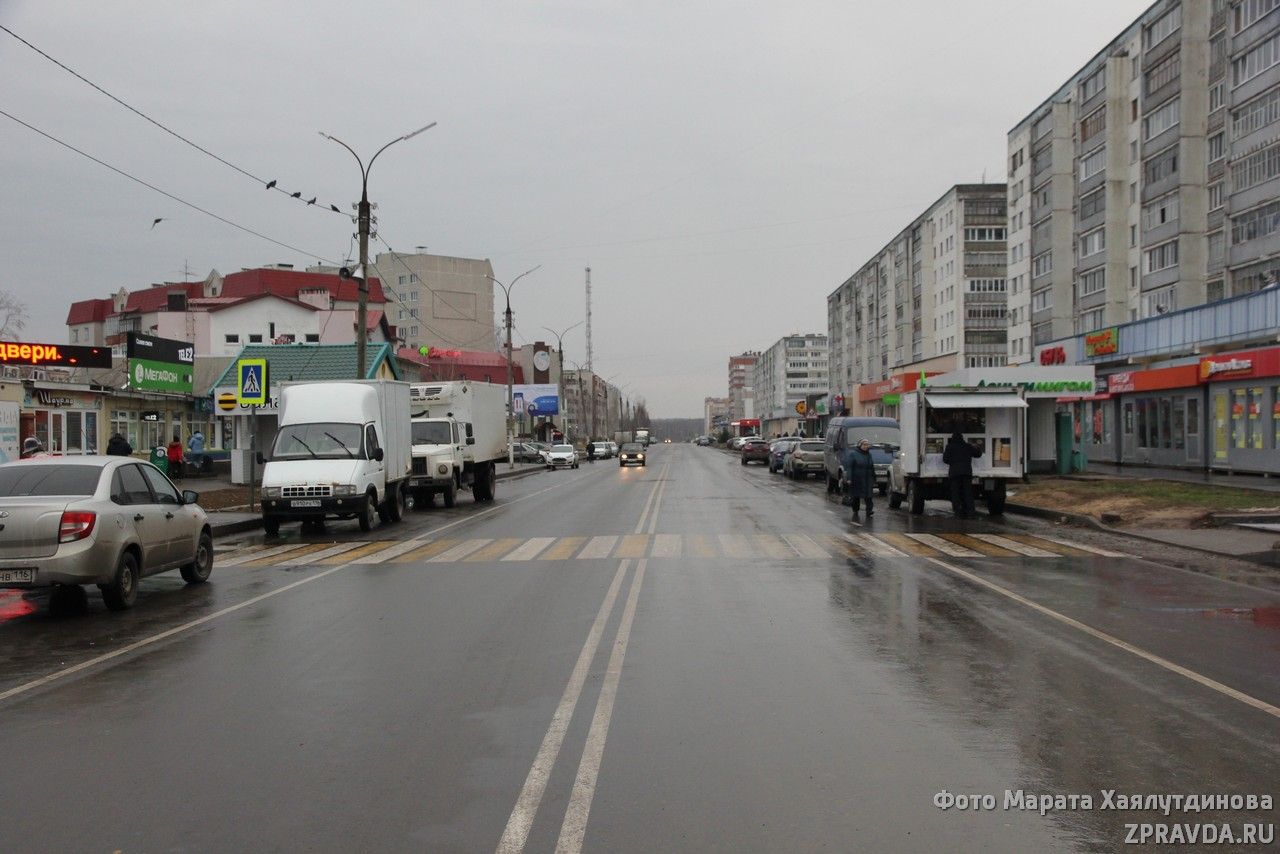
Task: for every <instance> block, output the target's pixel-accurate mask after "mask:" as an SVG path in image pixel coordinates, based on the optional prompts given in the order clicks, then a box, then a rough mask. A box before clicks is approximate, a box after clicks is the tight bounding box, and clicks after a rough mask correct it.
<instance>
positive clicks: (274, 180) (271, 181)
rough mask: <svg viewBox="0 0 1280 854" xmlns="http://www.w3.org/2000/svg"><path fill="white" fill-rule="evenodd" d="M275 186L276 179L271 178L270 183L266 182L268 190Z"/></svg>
mask: <svg viewBox="0 0 1280 854" xmlns="http://www.w3.org/2000/svg"><path fill="white" fill-rule="evenodd" d="M275 185H276V179H275V178H272V179H271V180H270V181H268V182H267V189H268V190H270V189H271V188H272V187H274V186H275Z"/></svg>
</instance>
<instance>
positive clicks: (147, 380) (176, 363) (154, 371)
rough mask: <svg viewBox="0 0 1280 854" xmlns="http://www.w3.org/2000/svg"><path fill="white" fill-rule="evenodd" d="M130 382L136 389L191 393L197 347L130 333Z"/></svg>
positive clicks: (126, 348) (127, 352) (128, 352)
mask: <svg viewBox="0 0 1280 854" xmlns="http://www.w3.org/2000/svg"><path fill="white" fill-rule="evenodd" d="M125 355H126V356H127V357H128V359H129V384H130V386H131V387H132V388H133V389H134V390H136V391H169V392H177V393H179V394H191V392H192V387H193V383H194V379H195V361H196V348H195V347H194V346H192V345H191V344H190V343H189V342H187V341H175V340H173V339H171V338H156V337H155V336H153V335H142V334H141V333H138V332H130V333H129V338H128V342H127V344H126V345H125Z"/></svg>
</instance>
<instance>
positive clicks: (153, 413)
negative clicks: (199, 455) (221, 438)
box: [103, 391, 217, 455]
mask: <svg viewBox="0 0 1280 854" xmlns="http://www.w3.org/2000/svg"><path fill="white" fill-rule="evenodd" d="M104 418H105V425H104V433H103V444H104V446H105V444H106V441H107V440H109V439H110V438H111V436H113V435H115V434H116V433H119V434H120V435H121V436H123V437H124V438H125V440H126V441H127V442H128V443H129V444H130V445H131V446H132V447H133V452H134V453H135V454H137V455H145V454H148V453H150V452H151V450H152V449H154V448H161V447H164V446H166V445H168V444H169V442H170V441H172V439H173V437H174V436H177V437H179V440H180V441H181V442H182V444H183V446H184V447H185V446H186V444H187V442H188V441H189V440H190V438H191V436H192V434H194V433H195V432H196V431H197V430H198V431H200V432H201V433H203V434H204V436H205V447H206V448H207V449H212V448H215V447H217V445H216V443H215V442H213V441H212V439H211V437H212V435H213V433H212V430H213V416H212V415H211V413H210V406H209V402H208V400H206V399H205V398H197V397H193V396H190V395H160V394H145V393H139V392H128V391H116V392H112V393H111V394H110V395H109V396H108V397H107V399H106V411H105V413H104Z"/></svg>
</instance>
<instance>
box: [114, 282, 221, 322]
mask: <svg viewBox="0 0 1280 854" xmlns="http://www.w3.org/2000/svg"><path fill="white" fill-rule="evenodd" d="M169 294H185V295H186V297H187V299H189V300H192V299H199V298H200V297H202V296H204V283H203V282H178V283H176V284H164V285H156V286H155V287H151V288H145V289H143V290H139V291H134V292H132V293H131V294H129V298H128V299H127V300H125V303H124V311H123V312H120V313H121V314H135V313H136V314H146V313H148V312H152V311H164V310H165V309H167V308H168V306H169ZM111 313H112V314H115V312H111Z"/></svg>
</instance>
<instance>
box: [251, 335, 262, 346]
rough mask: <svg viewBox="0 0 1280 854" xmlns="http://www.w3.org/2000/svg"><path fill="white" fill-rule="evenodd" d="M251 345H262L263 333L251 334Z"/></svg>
mask: <svg viewBox="0 0 1280 854" xmlns="http://www.w3.org/2000/svg"><path fill="white" fill-rule="evenodd" d="M249 343H250V344H261V343H262V333H261V332H255V333H250V334H249Z"/></svg>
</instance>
